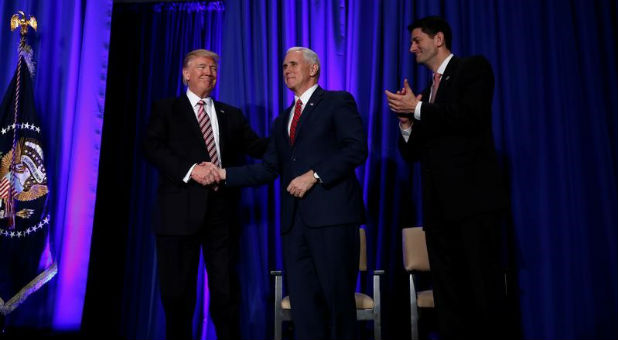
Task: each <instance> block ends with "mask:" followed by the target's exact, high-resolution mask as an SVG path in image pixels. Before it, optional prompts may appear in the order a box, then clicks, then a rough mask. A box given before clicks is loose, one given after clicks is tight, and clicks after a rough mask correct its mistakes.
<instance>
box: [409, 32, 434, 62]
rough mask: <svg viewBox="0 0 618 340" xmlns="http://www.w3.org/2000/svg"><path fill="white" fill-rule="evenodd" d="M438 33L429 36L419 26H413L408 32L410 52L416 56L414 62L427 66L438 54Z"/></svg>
mask: <svg viewBox="0 0 618 340" xmlns="http://www.w3.org/2000/svg"><path fill="white" fill-rule="evenodd" d="M437 37H438V34H436V35H434V37H433V38H431V37H430V36H429V35H428V34H427V33H425V32H423V31H422V30H421V29H420V28H415V29H413V30H412V32H411V33H410V52H411V53H412V54H414V55H415V56H416V62H417V63H419V64H425V65H427V66H429V64H430V63H431V61H432V60H433V59H434V58H436V56H437V55H438V46H437V44H436V40H437V39H436V38H437Z"/></svg>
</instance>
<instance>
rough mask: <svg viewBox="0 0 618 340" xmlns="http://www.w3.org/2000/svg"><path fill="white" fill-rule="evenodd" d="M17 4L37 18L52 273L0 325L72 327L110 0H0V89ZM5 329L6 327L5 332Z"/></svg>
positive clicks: (5, 79) (78, 303)
mask: <svg viewBox="0 0 618 340" xmlns="http://www.w3.org/2000/svg"><path fill="white" fill-rule="evenodd" d="M19 10H22V11H24V12H25V14H26V15H27V16H28V17H30V16H31V15H32V16H35V17H36V19H37V20H38V31H37V32H34V31H32V29H31V30H30V33H29V35H28V37H29V43H30V45H31V46H32V48H33V50H34V58H33V59H34V60H35V62H36V74H35V76H34V98H35V106H36V108H37V111H38V112H39V115H40V120H41V127H42V129H43V135H44V141H43V143H44V144H45V146H46V154H45V157H46V159H45V168H46V169H47V176H48V185H49V188H50V200H49V203H50V212H51V216H52V223H51V229H50V230H51V231H50V239H51V242H52V248H53V249H52V253H53V254H54V256H55V259H56V261H57V263H58V274H57V275H56V277H54V278H53V279H52V280H51V281H50V282H48V283H47V284H46V285H45V286H43V287H42V288H41V289H40V290H39V291H38V292H36V293H35V294H33V295H31V296H30V297H29V298H28V299H27V300H26V301H25V302H24V303H23V304H22V305H21V306H20V307H18V308H17V309H16V310H15V311H14V312H12V313H11V314H9V315H8V317H7V320H6V322H7V327H8V328H9V331H10V330H11V329H12V328H23V327H29V328H40V329H50V328H54V329H57V330H76V329H79V327H80V324H81V318H82V307H83V304H84V296H85V290H86V276H87V273H88V264H89V254H90V240H91V231H92V221H93V211H94V204H95V199H96V185H97V175H98V162H99V149H100V138H101V126H102V123H103V104H104V99H105V84H106V75H107V55H108V46H109V33H110V25H111V10H112V0H99V1H73V0H58V1H38V0H16V1H0V23H1V26H0V27H2V29H0V47H1V49H0V58H1V60H2V63H1V64H0V91H2V93H4V91H5V89H6V87H7V85H8V83H9V80H10V77H12V76H13V73H14V72H15V68H16V65H17V46H18V42H19V33H18V32H17V31H15V32H11V31H10V29H9V19H10V18H11V16H12V15H13V14H15V13H17V11H19ZM10 334H11V333H10V332H9V335H10Z"/></svg>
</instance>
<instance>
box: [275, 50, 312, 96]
mask: <svg viewBox="0 0 618 340" xmlns="http://www.w3.org/2000/svg"><path fill="white" fill-rule="evenodd" d="M317 70H318V66H317V65H315V64H313V65H312V64H310V63H309V62H308V61H307V60H305V57H304V56H303V53H302V52H300V51H293V52H289V53H288V54H286V56H285V59H284V60H283V80H284V81H285V85H286V86H287V87H288V88H289V89H290V90H292V91H294V93H295V94H296V95H298V96H300V95H301V94H303V92H305V91H306V90H307V89H308V88H310V87H311V86H313V85H314V84H315V83H316V82H317V79H316V78H315V75H316V73H317Z"/></svg>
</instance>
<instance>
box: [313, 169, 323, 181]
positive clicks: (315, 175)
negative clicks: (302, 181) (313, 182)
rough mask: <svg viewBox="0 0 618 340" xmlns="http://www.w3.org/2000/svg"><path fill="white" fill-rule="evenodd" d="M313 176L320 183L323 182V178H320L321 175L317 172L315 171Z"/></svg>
mask: <svg viewBox="0 0 618 340" xmlns="http://www.w3.org/2000/svg"><path fill="white" fill-rule="evenodd" d="M313 178H315V179H317V180H318V182H319V183H322V179H321V178H320V175H318V173H317V172H315V171H314V172H313Z"/></svg>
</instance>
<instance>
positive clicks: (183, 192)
mask: <svg viewBox="0 0 618 340" xmlns="http://www.w3.org/2000/svg"><path fill="white" fill-rule="evenodd" d="M214 106H215V110H216V112H217V120H218V123H219V148H220V150H221V159H222V161H223V164H222V165H223V167H229V166H237V165H241V164H243V163H244V156H245V155H250V156H252V157H258V158H259V157H261V155H262V154H263V152H264V150H265V148H266V145H267V139H261V138H259V137H258V135H257V134H256V133H255V132H254V131H253V130H252V129H251V127H250V126H249V124H248V122H247V120H246V119H245V117H244V116H243V114H242V112H241V111H240V110H239V109H238V108H235V107H233V106H230V105H227V104H224V103H221V102H218V101H214ZM143 149H144V153H145V155H146V158H147V159H148V160H149V161H150V162H151V163H152V164H153V165H154V166H155V167H156V168H157V169H158V170H159V189H158V200H157V207H156V211H155V218H154V221H155V223H154V225H153V226H154V230H155V232H156V233H157V234H163V235H189V234H192V233H195V232H197V231H198V230H199V228H200V227H201V226H202V223H203V220H204V216H205V214H206V207H207V201H208V196H209V193H211V192H212V191H211V190H212V189H209V188H206V187H204V186H202V185H200V184H199V183H197V182H195V181H193V180H189V182H188V183H184V182H183V181H182V179H183V178H184V177H185V175H186V174H187V172H188V171H189V169H190V168H191V165H193V164H195V163H201V162H203V161H210V156H209V155H208V151H207V150H206V146H205V144H204V138H203V136H202V132H201V131H200V128H199V125H198V122H197V119H196V117H195V113H194V111H193V108H192V107H191V103H190V102H189V98H187V96H186V95H184V94H183V95H182V96H180V97H178V98H167V99H163V100H160V101H157V102H155V103H154V105H153V108H152V115H151V117H150V122H149V125H148V127H147V130H146V137H145V139H144V145H143ZM222 190H224V191H223V192H220V194H222V195H224V197H225V198H227V199H230V203H231V205H235V203H237V202H236V201H237V199H238V190H229V189H227V190H225V189H224V188H222Z"/></svg>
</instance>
